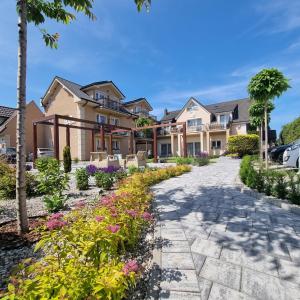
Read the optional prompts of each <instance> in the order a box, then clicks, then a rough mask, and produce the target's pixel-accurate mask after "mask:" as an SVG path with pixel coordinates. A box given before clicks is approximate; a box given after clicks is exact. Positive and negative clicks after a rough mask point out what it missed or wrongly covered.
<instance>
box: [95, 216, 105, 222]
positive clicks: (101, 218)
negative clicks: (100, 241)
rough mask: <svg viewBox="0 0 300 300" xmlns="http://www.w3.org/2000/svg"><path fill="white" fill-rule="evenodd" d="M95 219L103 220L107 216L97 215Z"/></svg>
mask: <svg viewBox="0 0 300 300" xmlns="http://www.w3.org/2000/svg"><path fill="white" fill-rule="evenodd" d="M95 219H96V221H97V222H102V221H103V220H104V219H105V217H103V216H96V217H95Z"/></svg>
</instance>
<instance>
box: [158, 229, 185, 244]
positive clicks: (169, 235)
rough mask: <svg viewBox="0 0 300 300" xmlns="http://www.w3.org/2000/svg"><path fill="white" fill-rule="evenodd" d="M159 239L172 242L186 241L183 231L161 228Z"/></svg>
mask: <svg viewBox="0 0 300 300" xmlns="http://www.w3.org/2000/svg"><path fill="white" fill-rule="evenodd" d="M161 237H162V238H163V239H167V240H174V241H185V240H186V237H185V234H184V231H183V229H176V228H162V229H161Z"/></svg>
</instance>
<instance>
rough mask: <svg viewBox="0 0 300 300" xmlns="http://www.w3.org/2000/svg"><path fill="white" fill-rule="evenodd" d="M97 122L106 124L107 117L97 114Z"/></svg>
mask: <svg viewBox="0 0 300 300" xmlns="http://www.w3.org/2000/svg"><path fill="white" fill-rule="evenodd" d="M96 122H97V123H106V116H104V115H99V114H97V118H96Z"/></svg>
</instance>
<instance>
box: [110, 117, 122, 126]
mask: <svg viewBox="0 0 300 300" xmlns="http://www.w3.org/2000/svg"><path fill="white" fill-rule="evenodd" d="M110 124H111V125H116V126H119V125H120V120H119V119H118V118H114V117H110Z"/></svg>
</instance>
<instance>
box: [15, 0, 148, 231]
mask: <svg viewBox="0 0 300 300" xmlns="http://www.w3.org/2000/svg"><path fill="white" fill-rule="evenodd" d="M134 1H135V3H136V5H137V8H138V10H139V11H140V10H141V9H142V7H143V6H146V7H147V9H148V8H149V6H150V4H151V0H134ZM93 3H94V0H55V1H53V0H16V8H17V13H18V35H19V40H18V43H19V44H18V72H17V73H18V77H17V132H16V135H17V172H16V198H17V227H18V231H19V233H23V232H26V231H28V219H27V209H26V187H25V167H26V152H25V151H26V149H25V115H26V73H27V69H26V67H27V66H26V62H27V23H33V24H34V25H35V26H37V27H38V28H39V29H40V31H41V33H42V36H43V39H44V41H45V43H46V45H47V46H50V47H51V48H57V42H58V38H59V34H58V33H55V34H49V33H48V32H47V31H46V30H45V29H41V28H40V27H39V26H40V25H41V24H43V23H44V22H45V20H46V19H47V18H48V19H52V20H55V21H57V22H60V23H64V24H69V23H70V22H71V21H72V20H75V19H76V17H75V15H74V14H73V13H71V12H70V11H69V10H73V11H75V12H77V13H83V14H84V15H86V16H87V17H88V18H90V19H95V16H94V14H93V13H92V7H93Z"/></svg>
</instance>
